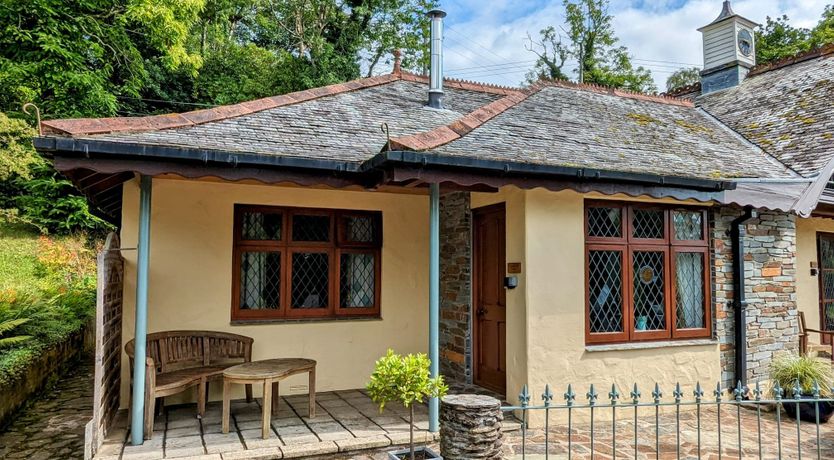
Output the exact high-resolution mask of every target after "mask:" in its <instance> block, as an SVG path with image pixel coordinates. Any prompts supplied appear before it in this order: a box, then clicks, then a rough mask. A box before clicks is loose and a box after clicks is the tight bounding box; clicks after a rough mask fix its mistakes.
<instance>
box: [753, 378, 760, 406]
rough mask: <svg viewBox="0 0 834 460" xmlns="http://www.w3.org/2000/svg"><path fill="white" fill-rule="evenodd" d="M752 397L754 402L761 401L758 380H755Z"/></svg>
mask: <svg viewBox="0 0 834 460" xmlns="http://www.w3.org/2000/svg"><path fill="white" fill-rule="evenodd" d="M753 396H754V397H755V398H756V401H761V400H762V386H761V385H760V384H759V381H758V380H756V388H754V389H753Z"/></svg>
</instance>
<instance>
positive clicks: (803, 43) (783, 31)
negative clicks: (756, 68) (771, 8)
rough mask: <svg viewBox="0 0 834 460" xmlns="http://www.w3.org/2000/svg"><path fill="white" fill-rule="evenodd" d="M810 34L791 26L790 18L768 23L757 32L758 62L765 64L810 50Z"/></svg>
mask: <svg viewBox="0 0 834 460" xmlns="http://www.w3.org/2000/svg"><path fill="white" fill-rule="evenodd" d="M809 37H810V32H809V31H808V30H807V29H802V28H796V27H793V26H791V25H790V24H789V19H788V16H786V15H782V16H781V17H777V18H776V19H772V18H770V17H769V16H768V18H767V22H766V23H765V24H764V25H763V26H760V27H759V29H758V30H757V31H756V62H757V63H759V64H765V63H768V62H772V61H777V60H779V59H782V58H785V57H788V56H793V55H795V54H797V53H800V52H802V51H806V50H808V49H810V47H811V44H810V42H809Z"/></svg>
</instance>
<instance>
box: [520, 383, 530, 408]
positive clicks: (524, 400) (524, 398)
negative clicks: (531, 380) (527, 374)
mask: <svg viewBox="0 0 834 460" xmlns="http://www.w3.org/2000/svg"><path fill="white" fill-rule="evenodd" d="M518 401H519V402H520V403H521V407H527V404H529V403H530V392H529V391H527V384H525V385H524V386H523V387H521V393H520V394H519V395H518Z"/></svg>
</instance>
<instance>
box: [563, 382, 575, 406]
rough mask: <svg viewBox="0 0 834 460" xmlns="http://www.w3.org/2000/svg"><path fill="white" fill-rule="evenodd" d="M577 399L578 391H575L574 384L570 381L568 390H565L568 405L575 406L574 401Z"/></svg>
mask: <svg viewBox="0 0 834 460" xmlns="http://www.w3.org/2000/svg"><path fill="white" fill-rule="evenodd" d="M575 400H576V393H574V392H573V386H572V385H571V384H570V383H569V384H568V391H566V392H565V403H566V404H567V405H568V406H573V402H574V401H575Z"/></svg>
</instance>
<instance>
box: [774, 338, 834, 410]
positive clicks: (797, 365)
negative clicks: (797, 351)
mask: <svg viewBox="0 0 834 460" xmlns="http://www.w3.org/2000/svg"><path fill="white" fill-rule="evenodd" d="M770 376H771V379H773V384H774V387H776V385H777V384H778V386H779V387H780V388H781V389H783V390H784V391H785V398H790V399H793V398H794V388H795V387H796V386H797V385H798V386H799V389H800V392H801V394H800V399H814V393H815V391H816V390H815V388H819V397H820V398H831V396H832V393H831V386H832V384H834V372H832V369H831V363H830V362H828V361H826V360H822V359H819V358H817V357H815V356H800V355H793V354H785V355H782V356H779V357H777V358H776V359H774V360H773V362H772V363H771V365H770ZM783 404H785V403H783ZM785 406H786V407H785V413H786V414H787V415H788V416H789V417H791V418H796V412H797V411H796V407H795V406H794V407H789V406H792V404H790V403H787V404H785ZM797 406H799V418H800V420H802V421H805V422H812V423H816V421H817V406H819V420H820V423H826V422H828V420H829V419H830V418H831V415H832V414H834V405H832V404H831V403H830V402H827V401H820V402H803V403H798V404H797Z"/></svg>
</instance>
